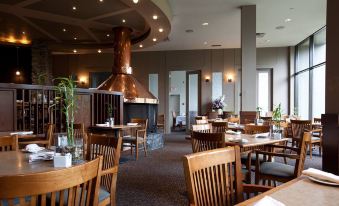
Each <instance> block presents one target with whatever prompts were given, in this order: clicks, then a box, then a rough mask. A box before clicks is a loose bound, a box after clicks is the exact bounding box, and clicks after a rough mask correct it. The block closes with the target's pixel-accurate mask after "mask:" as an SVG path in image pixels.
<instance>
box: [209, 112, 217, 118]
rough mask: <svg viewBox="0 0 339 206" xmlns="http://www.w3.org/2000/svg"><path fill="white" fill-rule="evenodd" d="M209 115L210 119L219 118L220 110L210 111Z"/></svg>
mask: <svg viewBox="0 0 339 206" xmlns="http://www.w3.org/2000/svg"><path fill="white" fill-rule="evenodd" d="M207 117H208V119H216V118H218V112H208V114H207Z"/></svg>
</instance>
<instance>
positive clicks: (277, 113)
mask: <svg viewBox="0 0 339 206" xmlns="http://www.w3.org/2000/svg"><path fill="white" fill-rule="evenodd" d="M281 114H282V109H281V103H279V104H278V106H276V107H275V108H274V109H273V111H272V120H273V123H274V124H275V126H276V128H277V130H280V121H281Z"/></svg>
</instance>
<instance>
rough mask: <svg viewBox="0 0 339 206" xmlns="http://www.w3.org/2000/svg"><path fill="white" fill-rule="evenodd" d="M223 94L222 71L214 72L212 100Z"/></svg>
mask: <svg viewBox="0 0 339 206" xmlns="http://www.w3.org/2000/svg"><path fill="white" fill-rule="evenodd" d="M221 96H222V72H213V73H212V101H213V100H215V99H217V98H219V97H221Z"/></svg>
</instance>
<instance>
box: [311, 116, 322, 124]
mask: <svg viewBox="0 0 339 206" xmlns="http://www.w3.org/2000/svg"><path fill="white" fill-rule="evenodd" d="M313 122H314V123H317V124H321V118H316V117H314V118H313Z"/></svg>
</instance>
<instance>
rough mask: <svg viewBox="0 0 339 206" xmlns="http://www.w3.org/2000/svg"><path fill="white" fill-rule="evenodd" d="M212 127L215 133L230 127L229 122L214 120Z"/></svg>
mask: <svg viewBox="0 0 339 206" xmlns="http://www.w3.org/2000/svg"><path fill="white" fill-rule="evenodd" d="M212 128H213V132H214V133H218V132H225V131H226V130H227V128H228V123H227V122H212Z"/></svg>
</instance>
